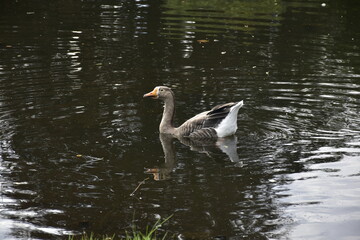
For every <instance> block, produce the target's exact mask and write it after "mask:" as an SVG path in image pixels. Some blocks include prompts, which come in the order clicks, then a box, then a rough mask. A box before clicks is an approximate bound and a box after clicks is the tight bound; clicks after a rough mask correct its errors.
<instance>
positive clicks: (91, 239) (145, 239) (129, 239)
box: [68, 215, 172, 240]
mask: <svg viewBox="0 0 360 240" xmlns="http://www.w3.org/2000/svg"><path fill="white" fill-rule="evenodd" d="M171 217H172V215H171V216H170V217H167V218H166V219H164V220H162V221H161V220H158V221H156V223H155V224H154V225H153V226H152V227H151V228H150V227H149V226H147V227H146V230H145V233H142V232H141V231H139V230H137V229H136V227H133V228H132V230H131V233H129V232H126V236H125V237H121V238H115V235H113V236H112V237H109V236H102V237H95V236H94V234H93V233H91V234H90V235H87V234H83V235H81V236H69V238H68V240H117V239H119V240H165V239H167V232H166V233H165V235H164V236H163V237H162V238H158V237H157V236H156V235H157V230H158V229H159V228H160V227H161V225H162V224H164V223H165V222H166V221H168V220H169V219H170V218H171Z"/></svg>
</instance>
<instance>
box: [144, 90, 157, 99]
mask: <svg viewBox="0 0 360 240" xmlns="http://www.w3.org/2000/svg"><path fill="white" fill-rule="evenodd" d="M143 97H144V98H145V97H152V98H158V97H159V96H158V89H157V88H155V89H154V90H152V91H151V92H149V93H146V94H144V96H143Z"/></svg>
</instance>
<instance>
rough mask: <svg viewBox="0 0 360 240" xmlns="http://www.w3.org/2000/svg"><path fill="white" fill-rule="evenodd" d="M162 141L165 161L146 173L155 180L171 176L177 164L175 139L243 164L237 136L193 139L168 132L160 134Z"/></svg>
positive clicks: (201, 151)
mask: <svg viewBox="0 0 360 240" xmlns="http://www.w3.org/2000/svg"><path fill="white" fill-rule="evenodd" d="M159 138H160V142H161V145H162V148H163V151H164V158H165V163H164V164H163V165H162V167H155V168H148V169H146V171H145V172H146V173H148V174H152V175H153V177H154V180H156V181H159V180H166V179H169V178H170V175H171V172H172V171H173V169H174V168H175V166H176V158H175V146H174V140H175V139H178V140H179V141H180V142H181V143H182V144H184V145H186V146H189V147H190V149H191V150H192V151H196V152H199V153H204V154H206V155H207V156H209V157H211V158H212V155H214V154H218V153H219V152H220V153H222V154H226V155H227V157H228V158H229V160H230V161H231V162H234V163H236V164H237V165H238V166H242V162H241V161H240V159H239V156H238V154H237V138H236V136H234V135H233V136H230V137H226V138H217V139H214V138H209V139H191V138H176V137H173V136H171V135H168V134H160V135H159Z"/></svg>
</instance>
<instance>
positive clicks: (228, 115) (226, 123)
mask: <svg viewBox="0 0 360 240" xmlns="http://www.w3.org/2000/svg"><path fill="white" fill-rule="evenodd" d="M145 97H152V98H154V99H160V100H162V101H163V102H164V104H165V105H164V112H163V115H162V119H161V123H160V126H159V131H160V133H165V134H170V135H173V136H175V137H193V138H215V137H226V136H230V135H233V134H235V132H236V130H237V115H238V112H239V109H240V108H241V107H242V106H243V101H240V102H235V103H234V102H232V103H225V104H222V105H217V106H216V107H214V108H212V109H211V110H210V111H206V112H202V113H199V114H197V115H196V116H194V117H192V118H190V119H189V120H187V121H186V122H184V123H183V124H182V125H181V126H180V127H177V128H176V127H174V125H173V120H174V115H175V96H174V93H173V91H172V90H171V89H170V88H169V87H165V86H158V87H155V88H154V90H153V91H151V92H149V93H146V94H144V98H145Z"/></svg>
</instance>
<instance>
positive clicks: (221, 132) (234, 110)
mask: <svg viewBox="0 0 360 240" xmlns="http://www.w3.org/2000/svg"><path fill="white" fill-rule="evenodd" d="M243 105H244V102H243V101H240V102H238V103H237V104H236V105H234V106H232V107H231V109H230V112H229V114H228V115H227V116H226V117H225V118H224V120H222V121H221V122H220V124H219V125H218V126H217V127H216V128H215V131H216V133H217V136H218V137H226V136H230V135H233V134H235V132H236V130H237V115H238V112H239V109H240V108H241V107H242V106H243Z"/></svg>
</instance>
